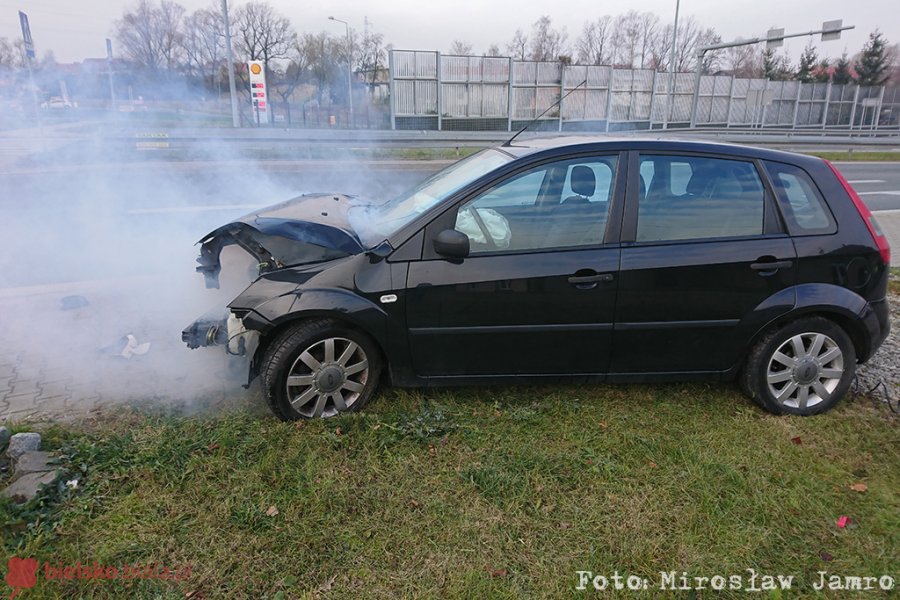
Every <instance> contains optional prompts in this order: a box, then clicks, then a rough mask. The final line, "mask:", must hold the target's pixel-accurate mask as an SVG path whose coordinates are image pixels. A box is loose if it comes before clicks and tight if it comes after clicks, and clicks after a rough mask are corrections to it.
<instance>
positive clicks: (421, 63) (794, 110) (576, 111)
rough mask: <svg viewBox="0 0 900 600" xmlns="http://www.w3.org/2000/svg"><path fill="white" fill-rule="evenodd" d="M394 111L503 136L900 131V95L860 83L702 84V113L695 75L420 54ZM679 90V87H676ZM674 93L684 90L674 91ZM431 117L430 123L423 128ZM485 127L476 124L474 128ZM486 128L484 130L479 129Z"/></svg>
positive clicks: (400, 67) (406, 68)
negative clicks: (570, 126)
mask: <svg viewBox="0 0 900 600" xmlns="http://www.w3.org/2000/svg"><path fill="white" fill-rule="evenodd" d="M390 63H391V65H392V70H391V74H390V76H391V82H390V86H391V93H392V98H391V104H390V106H391V109H392V111H393V113H392V114H393V116H395V117H401V118H404V119H406V121H404V122H405V123H407V124H408V125H409V126H412V125H410V124H415V125H417V126H418V125H419V124H420V123H421V124H424V126H425V127H437V128H440V127H441V123H442V118H446V119H449V120H455V121H454V122H453V123H452V124H451V125H450V126H455V127H459V126H460V123H461V122H463V121H461V120H466V119H468V120H469V121H465V123H467V124H466V125H463V127H484V128H497V127H498V126H499V127H507V128H508V127H511V126H512V125H513V123H514V122H515V121H519V122H522V121H527V120H530V119H534V118H536V117H537V116H538V115H539V114H541V113H542V112H544V111H545V110H547V108H548V107H552V106H553V105H554V103H556V102H558V101H559V99H560V98H561V97H563V96H564V95H566V94H568V95H567V96H566V97H565V98H564V100H563V101H562V103H561V104H560V105H559V106H558V107H553V108H551V110H549V111H548V112H547V114H546V115H544V116H543V117H542V120H543V121H549V123H546V122H545V123H543V128H544V129H548V128H555V127H556V125H555V124H553V120H557V121H559V125H558V127H559V129H560V130H562V129H563V127H564V124H565V123H566V122H583V124H582V125H580V126H578V128H581V130H589V129H590V128H591V127H601V128H602V127H604V125H602V124H600V125H591V124H590V123H589V122H605V123H606V125H605V127H606V128H609V123H610V122H615V123H633V124H635V125H634V126H636V127H646V126H648V125H649V126H650V127H653V126H654V124H656V125H657V126H658V124H659V123H662V122H668V123H672V124H684V123H689V122H691V121H692V120H693V119H692V116H695V117H696V120H695V122H696V124H697V125H700V126H703V125H712V126H727V127H732V126H736V127H761V126H769V127H786V128H826V129H827V128H842V129H848V128H850V129H862V130H881V129H886V128H897V129H898V130H900V88H898V87H896V86H892V87H873V86H869V87H860V86H857V85H855V84H852V83H851V84H847V85H836V84H830V83H800V82H798V81H768V80H765V79H736V78H733V77H731V76H730V75H704V76H702V77H700V78H699V89H698V90H696V93H697V101H696V115H692V110H693V108H694V93H695V90H694V85H695V81H696V80H695V74H694V73H677V74H676V75H675V77H674V82H672V81H670V77H671V75H670V74H668V73H657V72H655V71H653V70H650V69H615V68H613V67H610V66H598V65H563V64H562V63H560V62H533V61H516V60H512V59H510V58H507V57H486V56H450V55H441V54H440V53H438V52H427V51H419V50H393V51H392V52H391V61H390ZM673 84H674V85H673ZM670 86H672V87H673V88H674V89H672V90H670ZM423 119H424V120H423ZM472 123H476V125H472ZM477 123H481V125H477Z"/></svg>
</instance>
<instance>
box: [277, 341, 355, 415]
mask: <svg viewBox="0 0 900 600" xmlns="http://www.w3.org/2000/svg"><path fill="white" fill-rule="evenodd" d="M368 378H369V360H368V358H367V357H366V353H365V352H363V349H362V348H361V347H360V346H359V344H357V343H356V342H354V341H352V340H348V339H346V338H327V339H324V340H322V341H320V342H316V343H315V344H313V345H312V346H310V347H309V348H307V349H306V350H304V351H303V352H301V353H300V356H298V357H297V360H295V361H294V364H293V365H291V369H290V371H288V377H287V383H286V384H285V385H286V386H287V396H288V398H289V399H290V402H291V406H293V407H294V410H296V411H297V412H299V413H300V414H301V415H303V416H304V417H307V418H319V417H333V416H334V415H336V414H338V413H339V412H343V411H345V410H347V409H348V408H350V407H351V406H353V404H354V403H355V402H356V401H357V400H358V399H359V395H360V393H362V391H363V389H364V388H365V387H366V381H367V380H368Z"/></svg>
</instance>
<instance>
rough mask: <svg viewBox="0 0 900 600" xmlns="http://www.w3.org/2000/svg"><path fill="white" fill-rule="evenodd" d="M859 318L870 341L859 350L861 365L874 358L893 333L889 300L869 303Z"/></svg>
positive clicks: (884, 299) (858, 355)
mask: <svg viewBox="0 0 900 600" xmlns="http://www.w3.org/2000/svg"><path fill="white" fill-rule="evenodd" d="M859 316H860V318H861V319H862V323H863V325H864V327H865V332H866V334H867V335H866V337H867V338H868V339H867V340H865V341H866V343H864V344H862V347H861V348H859V350H858V352H857V357H856V358H857V360H858V361H859V362H860V363H864V362H866V361H867V360H869V359H870V358H872V355H873V354H875V352H876V351H877V350H878V348H879V347H880V346H881V344H882V342H884V340H885V339H886V338H887V336H888V334H889V333H890V332H891V311H890V306H889V305H888V301H887V298H882V299H881V300H876V301H875V302H869V303H867V304H866V307H865V308H864V309H863V311H862V313H860V315H859Z"/></svg>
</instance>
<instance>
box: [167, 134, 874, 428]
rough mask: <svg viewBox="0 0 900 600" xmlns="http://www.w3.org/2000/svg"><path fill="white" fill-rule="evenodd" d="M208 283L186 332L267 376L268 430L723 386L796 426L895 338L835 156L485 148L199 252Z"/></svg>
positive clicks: (573, 141)
mask: <svg viewBox="0 0 900 600" xmlns="http://www.w3.org/2000/svg"><path fill="white" fill-rule="evenodd" d="M201 243H202V247H201V255H200V258H199V259H198V262H199V263H200V266H199V267H198V268H197V270H198V271H199V272H201V273H202V274H203V275H204V276H205V277H206V282H207V285H208V286H209V287H217V286H218V276H219V272H220V270H221V261H220V253H221V251H222V249H223V248H224V247H226V246H229V245H232V244H236V245H237V246H239V247H240V248H242V249H243V250H245V251H246V252H247V253H249V254H250V255H251V256H252V257H253V260H254V262H255V263H258V276H257V273H256V272H255V271H254V273H253V275H254V276H257V277H256V279H255V281H253V282H252V283H251V284H250V286H249V287H247V288H246V290H245V291H244V292H243V293H241V294H240V295H239V296H238V297H237V298H235V299H234V300H233V301H231V303H230V304H229V305H228V307H227V310H226V311H224V313H220V314H216V315H215V316H213V317H203V318H201V319H199V320H198V321H196V322H195V323H193V324H192V325H190V326H189V327H188V328H187V329H185V330H184V332H183V339H184V341H185V342H186V343H187V344H188V346H190V347H192V348H194V347H198V346H210V345H223V346H225V347H226V351H227V352H229V353H231V354H235V355H240V356H244V357H246V359H247V360H248V362H249V370H250V378H251V379H252V378H253V377H255V376H256V375H259V376H261V379H262V384H263V389H264V392H265V395H266V397H267V399H268V402H269V404H270V405H271V408H272V409H273V411H274V412H275V414H276V415H278V416H279V417H281V418H283V419H297V418H315V417H329V416H333V415H336V414H338V413H340V412H342V411H351V410H359V409H360V408H362V407H363V406H365V404H366V403H367V402H368V401H369V400H370V399H371V398H372V396H373V394H374V392H375V389H376V387H377V386H378V384H379V381H380V379H381V376H382V374H384V375H386V377H387V379H388V381H389V382H390V383H391V384H392V385H395V386H430V385H445V384H463V383H464V384H478V383H488V382H490V383H498V382H499V383H503V382H524V381H529V382H538V381H540V382H544V381H550V380H578V381H596V382H600V381H647V380H676V379H699V378H702V379H713V380H738V381H739V382H740V384H741V387H742V388H743V390H744V391H745V392H746V394H747V395H749V396H750V397H751V398H753V399H754V400H756V401H757V402H758V403H759V404H760V405H761V406H762V407H763V408H765V409H766V410H769V411H771V412H774V413H791V414H798V415H810V414H815V413H820V412H823V411H825V410H828V409H829V408H831V407H832V406H834V405H835V403H836V402H838V400H840V398H841V397H842V396H844V395H845V393H846V392H847V390H848V388H849V387H850V384H851V380H852V378H853V376H854V372H855V369H856V365H857V364H858V363H862V362H864V361H866V360H867V359H869V357H871V356H872V354H873V353H874V352H875V351H876V349H877V348H878V347H879V345H880V344H881V342H882V341H883V340H884V338H885V337H886V336H887V334H888V329H889V321H888V306H887V302H886V300H885V296H886V291H887V282H888V265H889V264H890V249H889V247H888V244H887V240H886V239H885V237H884V235H883V234H882V233H881V231H880V230H879V229H878V225H877V224H876V222H875V220H874V219H873V218H872V216H871V214H870V212H869V211H868V209H867V208H866V206H865V204H864V203H863V202H862V201H861V200H860V198H859V196H857V194H856V193H855V192H854V191H853V189H852V188H851V186H850V185H849V184H848V183H847V181H846V180H845V179H844V178H843V177H842V176H841V174H840V173H839V172H838V171H837V170H836V169H835V168H834V167H833V166H832V165H831V164H830V163H828V162H826V161H824V160H821V159H818V158H812V157H808V156H802V155H797V154H790V153H785V152H777V151H772V150H764V149H758V148H748V147H742V146H735V145H724V144H713V143H706V142H693V141H672V140H652V139H634V138H631V139H618V140H617V139H610V138H572V137H568V138H553V139H534V140H530V141H523V142H517V143H515V144H514V145H504V146H500V147H496V148H492V149H488V150H484V151H482V152H479V153H478V154H475V155H473V156H471V157H469V158H466V159H464V160H462V161H460V162H458V163H456V164H454V165H452V166H450V167H448V168H447V169H445V170H443V171H441V172H440V173H438V174H436V175H434V176H433V177H431V178H430V179H428V180H427V181H425V182H424V183H422V184H421V185H419V186H418V187H416V188H415V189H413V190H412V191H410V192H408V193H406V194H404V195H402V196H400V197H398V198H396V199H394V200H390V201H387V202H384V203H381V204H377V203H373V202H367V201H363V200H361V199H359V198H356V197H352V196H346V195H341V194H327V195H307V196H301V197H299V198H296V199H294V200H291V201H288V202H285V203H283V204H279V205H276V206H272V207H270V208H267V209H265V210H263V211H260V212H257V213H254V214H251V215H248V216H247V217H244V218H242V219H240V220H238V221H235V222H232V223H229V224H227V225H225V226H223V227H221V228H219V229H217V230H215V231H213V232H211V233H210V234H209V235H207V236H206V237H205V238H204V239H203V240H201Z"/></svg>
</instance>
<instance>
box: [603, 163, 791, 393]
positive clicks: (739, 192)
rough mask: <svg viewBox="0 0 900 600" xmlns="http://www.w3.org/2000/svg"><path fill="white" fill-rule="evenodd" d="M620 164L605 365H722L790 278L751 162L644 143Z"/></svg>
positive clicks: (785, 306)
mask: <svg viewBox="0 0 900 600" xmlns="http://www.w3.org/2000/svg"><path fill="white" fill-rule="evenodd" d="M630 167H631V168H630V173H629V182H630V185H629V193H628V202H627V206H626V215H625V219H624V224H623V232H622V261H621V267H620V273H619V290H618V294H619V295H618V301H617V306H616V317H615V318H616V324H615V334H614V336H613V337H614V341H613V347H614V350H615V352H614V356H613V359H612V362H611V365H610V372H611V373H615V374H617V375H624V376H628V375H631V374H644V375H646V374H652V373H661V374H662V373H674V372H707V373H713V372H718V371H722V370H725V369H728V368H730V367H732V366H733V365H735V364H736V363H737V361H738V360H739V359H740V353H741V352H742V350H743V348H744V347H745V344H746V343H747V342H748V341H749V336H751V335H752V334H753V333H755V327H757V326H759V325H758V321H759V318H760V316H762V317H763V318H764V319H772V318H775V317H777V316H778V315H779V314H782V313H783V312H786V311H788V310H789V309H790V308H791V305H792V300H791V299H792V296H790V294H788V296H790V298H781V299H780V300H778V301H776V300H773V298H780V297H779V296H777V295H778V293H779V292H781V291H784V290H786V289H787V288H790V287H791V286H793V285H794V284H795V283H796V280H797V261H796V253H795V250H794V245H793V243H792V241H791V239H790V237H789V236H788V235H786V234H785V233H784V232H783V231H782V228H781V224H780V222H779V221H778V219H777V217H776V214H775V210H774V205H773V199H772V197H771V192H770V191H769V190H768V189H767V188H766V186H765V185H764V183H763V182H764V178H763V177H762V176H761V173H760V170H759V165H758V164H757V163H756V162H755V161H753V160H749V159H742V158H737V157H728V156H709V155H692V154H686V153H685V154H664V153H656V154H654V153H649V152H648V153H641V154H638V153H633V154H632V155H631V157H630ZM767 302H768V304H765V303H767ZM754 312H755V313H757V315H756V317H755V318H751V314H752V313H754Z"/></svg>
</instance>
